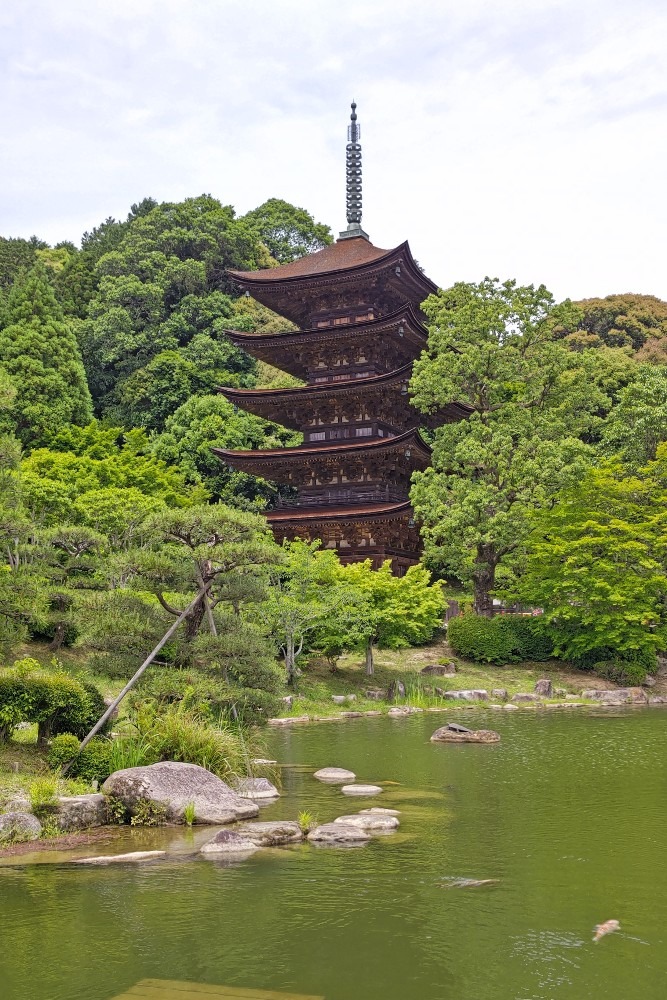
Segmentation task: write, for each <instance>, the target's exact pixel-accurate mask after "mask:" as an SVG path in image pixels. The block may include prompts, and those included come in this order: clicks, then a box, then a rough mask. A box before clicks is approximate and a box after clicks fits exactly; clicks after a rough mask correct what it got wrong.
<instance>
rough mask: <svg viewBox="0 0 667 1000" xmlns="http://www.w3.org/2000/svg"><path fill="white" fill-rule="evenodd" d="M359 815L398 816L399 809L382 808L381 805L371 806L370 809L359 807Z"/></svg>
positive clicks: (399, 813)
mask: <svg viewBox="0 0 667 1000" xmlns="http://www.w3.org/2000/svg"><path fill="white" fill-rule="evenodd" d="M358 815H359V816H366V815H368V816H400V815H401V810H400V809H383V808H382V806H371V808H370V809H360V810H359V813H358Z"/></svg>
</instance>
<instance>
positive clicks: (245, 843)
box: [199, 830, 259, 854]
mask: <svg viewBox="0 0 667 1000" xmlns="http://www.w3.org/2000/svg"><path fill="white" fill-rule="evenodd" d="M257 850H259V844H256V843H255V841H254V840H250V838H249V837H244V836H242V835H241V834H240V833H235V832H234V830H219V831H218V832H217V833H216V835H215V836H214V837H212V838H211V840H208V841H207V842H206V843H205V844H204V846H203V847H202V848H201V850H200V852H199V853H200V854H252V852H253V851H257Z"/></svg>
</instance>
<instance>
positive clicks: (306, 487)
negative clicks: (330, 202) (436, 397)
mask: <svg viewBox="0 0 667 1000" xmlns="http://www.w3.org/2000/svg"><path fill="white" fill-rule="evenodd" d="M354 129H356V130H357V131H356V132H355V131H353V130H354ZM351 130H352V135H351V138H350V141H349V142H348V228H347V230H346V231H345V232H343V233H341V234H340V238H339V239H338V240H337V241H336V242H335V243H333V244H332V245H331V246H328V247H325V248H324V249H323V250H319V251H317V252H316V253H312V254H309V255H308V256H306V257H302V258H300V259H299V260H295V261H292V262H291V263H289V264H284V265H282V266H279V267H274V268H268V269H266V270H261V271H249V272H239V271H230V275H231V276H232V277H233V278H234V280H235V281H236V282H237V283H238V284H239V285H240V287H241V288H242V289H243V290H244V291H245V292H246V293H248V294H250V295H252V296H253V298H255V299H257V300H258V301H259V302H261V303H263V304H264V305H266V306H268V307H269V308H271V309H273V310H274V311H275V312H277V313H279V314H280V315H281V316H284V317H286V318H287V319H289V320H291V321H292V322H293V323H295V324H297V325H298V326H300V327H301V329H300V330H299V331H298V332H296V333H295V332H290V333H283V334H277V335H269V336H267V335H261V334H251V333H241V332H237V331H228V335H229V338H230V339H231V341H232V342H233V343H234V344H235V345H236V346H237V347H241V348H243V349H244V350H246V351H248V353H250V354H252V355H253V356H254V357H256V358H259V359H261V360H263V361H266V362H268V363H269V364H271V365H273V366H274V367H276V368H279V369H281V370H283V371H286V372H289V373H291V374H292V375H295V376H297V377H298V378H300V379H302V380H304V381H305V383H306V384H305V385H303V386H300V387H298V388H294V389H230V388H222V389H221V390H220V391H221V392H222V393H223V394H224V395H225V397H226V398H227V399H228V400H229V401H230V402H232V403H234V404H235V405H236V406H238V407H240V408H241V409H244V410H247V411H249V412H251V413H255V414H257V415H258V416H261V417H264V418H265V419H267V420H272V421H274V422H276V423H280V424H283V425H285V426H287V427H292V428H294V429H295V430H299V431H301V432H302V433H303V438H304V440H303V444H302V445H299V446H298V447H295V448H280V449H272V450H266V451H262V450H258V451H227V450H223V449H216V454H217V456H218V458H219V459H220V461H222V462H224V463H227V464H229V465H230V466H232V467H234V468H236V469H240V470H242V471H244V472H247V473H251V474H252V475H255V476H262V477H263V478H265V479H269V480H271V481H273V482H277V483H281V484H285V485H288V486H291V487H294V488H295V493H294V496H293V498H292V499H281V500H279V501H278V503H277V505H276V507H275V508H274V509H273V510H270V511H269V512H268V513H267V515H266V516H267V518H268V520H269V522H270V524H271V526H272V528H273V531H274V533H275V536H276V538H277V539H278V541H281V540H282V539H284V538H287V539H294V538H306V539H315V538H318V539H320V540H321V541H322V544H323V545H324V546H325V547H327V548H335V549H336V550H337V551H338V554H339V556H340V558H341V560H342V561H343V562H351V561H357V560H360V559H368V558H370V559H371V560H372V562H373V565H374V566H375V567H376V568H377V567H378V566H380V565H381V564H382V562H383V561H384V560H385V559H390V560H391V561H392V566H393V569H394V572H396V573H398V574H402V573H404V572H405V570H406V568H407V567H408V566H410V565H412V564H413V563H415V562H416V561H417V560H418V558H419V552H420V539H419V532H418V530H417V527H416V526H415V523H414V517H413V512H412V508H411V506H410V502H409V489H410V477H411V475H412V473H413V472H414V471H415V470H416V469H424V468H426V467H427V466H428V464H429V460H430V449H429V447H428V445H427V444H426V442H425V441H424V440H423V438H422V437H421V435H420V432H419V417H418V415H417V413H416V411H415V410H414V409H413V408H412V406H411V405H410V401H409V396H408V384H409V381H410V376H411V373H412V365H413V362H414V360H415V358H417V357H418V356H419V354H420V353H421V351H422V350H423V349H424V347H425V346H426V341H427V333H426V329H425V328H424V325H423V316H422V313H421V311H420V303H421V302H423V300H424V299H425V298H426V297H427V296H428V295H430V294H431V293H432V292H435V291H436V285H434V284H433V282H432V281H430V280H429V279H428V278H427V277H426V275H425V274H424V273H423V272H422V270H421V268H420V267H419V266H418V264H417V263H416V261H415V260H414V258H413V256H412V254H411V252H410V248H409V246H408V244H407V243H402V244H401V245H400V246H398V247H396V248H395V249H393V250H382V249H380V248H379V247H376V246H373V244H372V243H371V242H370V240H369V239H368V237H367V235H366V234H365V233H364V232H363V230H362V229H361V225H360V221H361V188H360V152H359V156H358V166H359V175H358V179H359V183H358V194H357V195H355V189H354V184H353V185H352V187H353V190H352V201H351V195H350V169H351V168H350V147H351V146H352V147H354V146H355V145H356V146H357V147H358V149H359V151H360V148H361V147H360V146H359V144H358V138H359V136H358V126H357V125H356V114H355V105H353V106H352V126H351ZM349 137H350V136H349ZM352 152H353V153H355V150H354V149H353V150H352ZM354 162H356V161H354V158H353V169H352V173H353V174H354V169H355V168H354ZM355 198H356V200H355ZM351 203H352V210H351V209H350V204H351ZM465 416H466V411H465V409H464V408H463V407H460V406H451V407H449V408H448V409H447V410H446V411H445V412H442V413H439V414H438V415H437V420H438V421H439V422H443V421H453V420H460V419H461V418H463V417H465Z"/></svg>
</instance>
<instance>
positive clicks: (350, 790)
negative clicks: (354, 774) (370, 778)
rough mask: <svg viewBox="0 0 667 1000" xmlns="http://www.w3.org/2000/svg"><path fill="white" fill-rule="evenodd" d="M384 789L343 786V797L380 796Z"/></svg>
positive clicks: (371, 786) (376, 786)
mask: <svg viewBox="0 0 667 1000" xmlns="http://www.w3.org/2000/svg"><path fill="white" fill-rule="evenodd" d="M381 791H382V789H381V788H380V786H379V785H343V787H342V788H341V792H342V793H343V795H379V794H380V792H381Z"/></svg>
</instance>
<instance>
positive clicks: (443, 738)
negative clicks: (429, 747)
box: [431, 726, 500, 743]
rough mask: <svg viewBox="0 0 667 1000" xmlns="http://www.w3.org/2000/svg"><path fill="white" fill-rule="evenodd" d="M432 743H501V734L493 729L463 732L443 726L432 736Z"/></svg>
mask: <svg viewBox="0 0 667 1000" xmlns="http://www.w3.org/2000/svg"><path fill="white" fill-rule="evenodd" d="M431 743H500V734H499V733H496V732H494V731H493V730H492V729H467V730H464V731H463V732H460V731H459V730H455V729H451V728H450V727H449V726H442V727H441V728H440V729H436V731H435V732H434V733H433V736H431Z"/></svg>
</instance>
